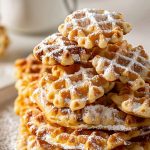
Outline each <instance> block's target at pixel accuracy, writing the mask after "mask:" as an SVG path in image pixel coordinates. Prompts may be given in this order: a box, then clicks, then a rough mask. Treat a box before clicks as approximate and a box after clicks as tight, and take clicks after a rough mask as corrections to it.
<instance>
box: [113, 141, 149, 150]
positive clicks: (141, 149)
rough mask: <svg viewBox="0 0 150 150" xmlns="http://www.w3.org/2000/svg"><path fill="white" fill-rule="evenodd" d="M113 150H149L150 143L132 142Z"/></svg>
mask: <svg viewBox="0 0 150 150" xmlns="http://www.w3.org/2000/svg"><path fill="white" fill-rule="evenodd" d="M115 150H150V141H145V142H132V143H129V144H128V145H126V146H120V147H118V148H116V149H115Z"/></svg>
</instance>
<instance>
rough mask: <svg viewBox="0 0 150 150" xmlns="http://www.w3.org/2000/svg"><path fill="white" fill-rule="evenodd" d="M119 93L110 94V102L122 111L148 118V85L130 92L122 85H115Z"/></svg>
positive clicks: (149, 93)
mask: <svg viewBox="0 0 150 150" xmlns="http://www.w3.org/2000/svg"><path fill="white" fill-rule="evenodd" d="M116 86H118V87H116V89H119V90H118V91H119V92H116V93H112V94H110V95H111V99H112V101H113V102H114V103H115V104H116V105H117V106H118V108H120V109H121V110H122V111H124V112H126V113H128V114H132V115H135V116H139V117H142V118H150V85H149V84H148V83H147V84H145V87H143V88H140V89H138V90H137V91H132V90H130V88H129V87H128V86H126V85H124V84H121V83H118V84H116Z"/></svg>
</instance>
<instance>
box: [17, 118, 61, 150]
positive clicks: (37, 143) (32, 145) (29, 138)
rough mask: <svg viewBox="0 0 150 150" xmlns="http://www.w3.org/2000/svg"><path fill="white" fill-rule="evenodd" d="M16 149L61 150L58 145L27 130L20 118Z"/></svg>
mask: <svg viewBox="0 0 150 150" xmlns="http://www.w3.org/2000/svg"><path fill="white" fill-rule="evenodd" d="M16 150H62V148H60V147H56V146H54V145H51V144H48V143H46V142H44V141H42V140H39V139H37V137H36V136H35V135H33V134H31V133H30V132H29V130H28V129H27V127H26V125H25V124H24V123H23V121H22V119H21V123H20V126H19V135H18V139H17V147H16Z"/></svg>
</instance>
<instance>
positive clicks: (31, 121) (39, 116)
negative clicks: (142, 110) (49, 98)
mask: <svg viewBox="0 0 150 150" xmlns="http://www.w3.org/2000/svg"><path fill="white" fill-rule="evenodd" d="M23 119H24V123H25V124H26V126H27V128H28V130H29V131H30V133H32V134H33V135H36V137H37V139H39V140H40V139H42V140H43V141H45V142H47V143H49V144H53V145H55V146H60V147H62V148H64V149H85V150H88V149H93V150H95V149H104V150H105V149H106V150H107V149H113V148H116V147H118V146H121V145H125V144H127V143H128V141H129V140H131V139H132V138H136V137H139V136H143V135H148V134H149V133H150V131H149V130H145V129H141V130H135V131H130V132H116V133H111V132H103V131H100V130H87V129H85V130H71V129H69V128H64V127H60V126H57V125H55V124H49V123H47V121H46V119H45V117H44V116H43V113H42V112H41V111H40V110H39V109H31V110H28V111H27V113H26V114H25V116H24V117H23Z"/></svg>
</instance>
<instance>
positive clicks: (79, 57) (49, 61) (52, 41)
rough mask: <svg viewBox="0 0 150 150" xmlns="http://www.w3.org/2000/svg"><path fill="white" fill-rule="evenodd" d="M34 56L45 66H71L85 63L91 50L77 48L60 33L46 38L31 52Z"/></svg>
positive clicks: (75, 44)
mask: <svg viewBox="0 0 150 150" xmlns="http://www.w3.org/2000/svg"><path fill="white" fill-rule="evenodd" d="M33 53H34V56H35V57H36V58H37V59H38V60H40V61H41V62H42V63H43V64H46V65H56V64H61V65H64V66H66V65H72V64H74V63H86V62H87V61H88V59H89V58H90V57H91V55H92V50H89V49H85V48H81V47H79V46H77V43H76V42H72V41H69V39H68V38H67V37H63V36H62V35H61V34H60V33H55V34H52V35H50V36H49V37H47V38H46V39H45V40H43V41H42V42H41V43H40V44H38V45H37V46H36V47H35V48H34V50H33Z"/></svg>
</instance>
